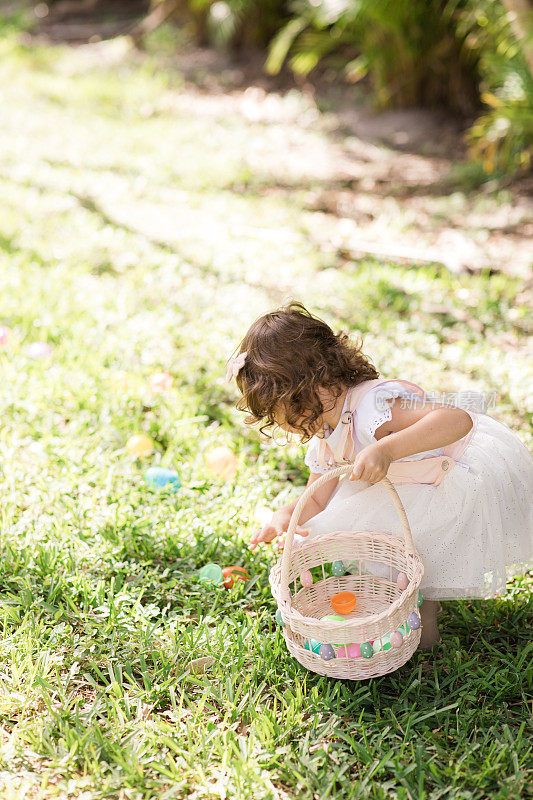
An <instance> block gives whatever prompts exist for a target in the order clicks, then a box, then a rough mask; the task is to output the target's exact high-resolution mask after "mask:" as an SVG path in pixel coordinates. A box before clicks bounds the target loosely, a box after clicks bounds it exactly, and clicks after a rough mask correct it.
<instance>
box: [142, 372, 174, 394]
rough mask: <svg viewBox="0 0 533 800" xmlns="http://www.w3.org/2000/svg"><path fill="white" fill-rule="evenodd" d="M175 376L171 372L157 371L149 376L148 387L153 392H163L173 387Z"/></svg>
mask: <svg viewBox="0 0 533 800" xmlns="http://www.w3.org/2000/svg"><path fill="white" fill-rule="evenodd" d="M173 383H174V378H173V377H172V375H171V374H170V372H156V373H155V374H154V375H151V376H150V377H149V378H148V387H149V389H150V391H151V392H152V393H153V394H161V392H166V390H167V389H170V388H171V387H172V384H173Z"/></svg>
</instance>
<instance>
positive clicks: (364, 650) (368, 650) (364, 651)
mask: <svg viewBox="0 0 533 800" xmlns="http://www.w3.org/2000/svg"><path fill="white" fill-rule="evenodd" d="M359 649H360V650H361V655H362V656H363V658H372V656H373V655H374V649H373V647H372V645H371V644H370V642H363V644H362V645H361V646H360V648H359Z"/></svg>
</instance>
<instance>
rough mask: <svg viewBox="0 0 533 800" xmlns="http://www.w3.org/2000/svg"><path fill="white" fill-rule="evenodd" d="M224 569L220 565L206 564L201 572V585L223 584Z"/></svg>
mask: <svg viewBox="0 0 533 800" xmlns="http://www.w3.org/2000/svg"><path fill="white" fill-rule="evenodd" d="M223 580H224V578H223V575H222V568H221V567H219V566H218V564H206V565H205V567H202V569H201V570H200V583H214V584H215V585H218V584H221V583H223Z"/></svg>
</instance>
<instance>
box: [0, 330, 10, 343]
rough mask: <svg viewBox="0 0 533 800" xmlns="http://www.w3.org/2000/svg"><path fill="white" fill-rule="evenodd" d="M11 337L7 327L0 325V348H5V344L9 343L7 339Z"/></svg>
mask: <svg viewBox="0 0 533 800" xmlns="http://www.w3.org/2000/svg"><path fill="white" fill-rule="evenodd" d="M10 336H11V331H10V330H9V328H8V327H7V325H0V347H5V346H6V344H7V343H8V342H9V337H10Z"/></svg>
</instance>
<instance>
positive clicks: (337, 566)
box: [331, 561, 346, 578]
mask: <svg viewBox="0 0 533 800" xmlns="http://www.w3.org/2000/svg"><path fill="white" fill-rule="evenodd" d="M345 572H346V570H345V569H344V562H343V561H334V562H333V564H332V565H331V574H332V575H333V577H334V578H342V576H343V575H344V573H345Z"/></svg>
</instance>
